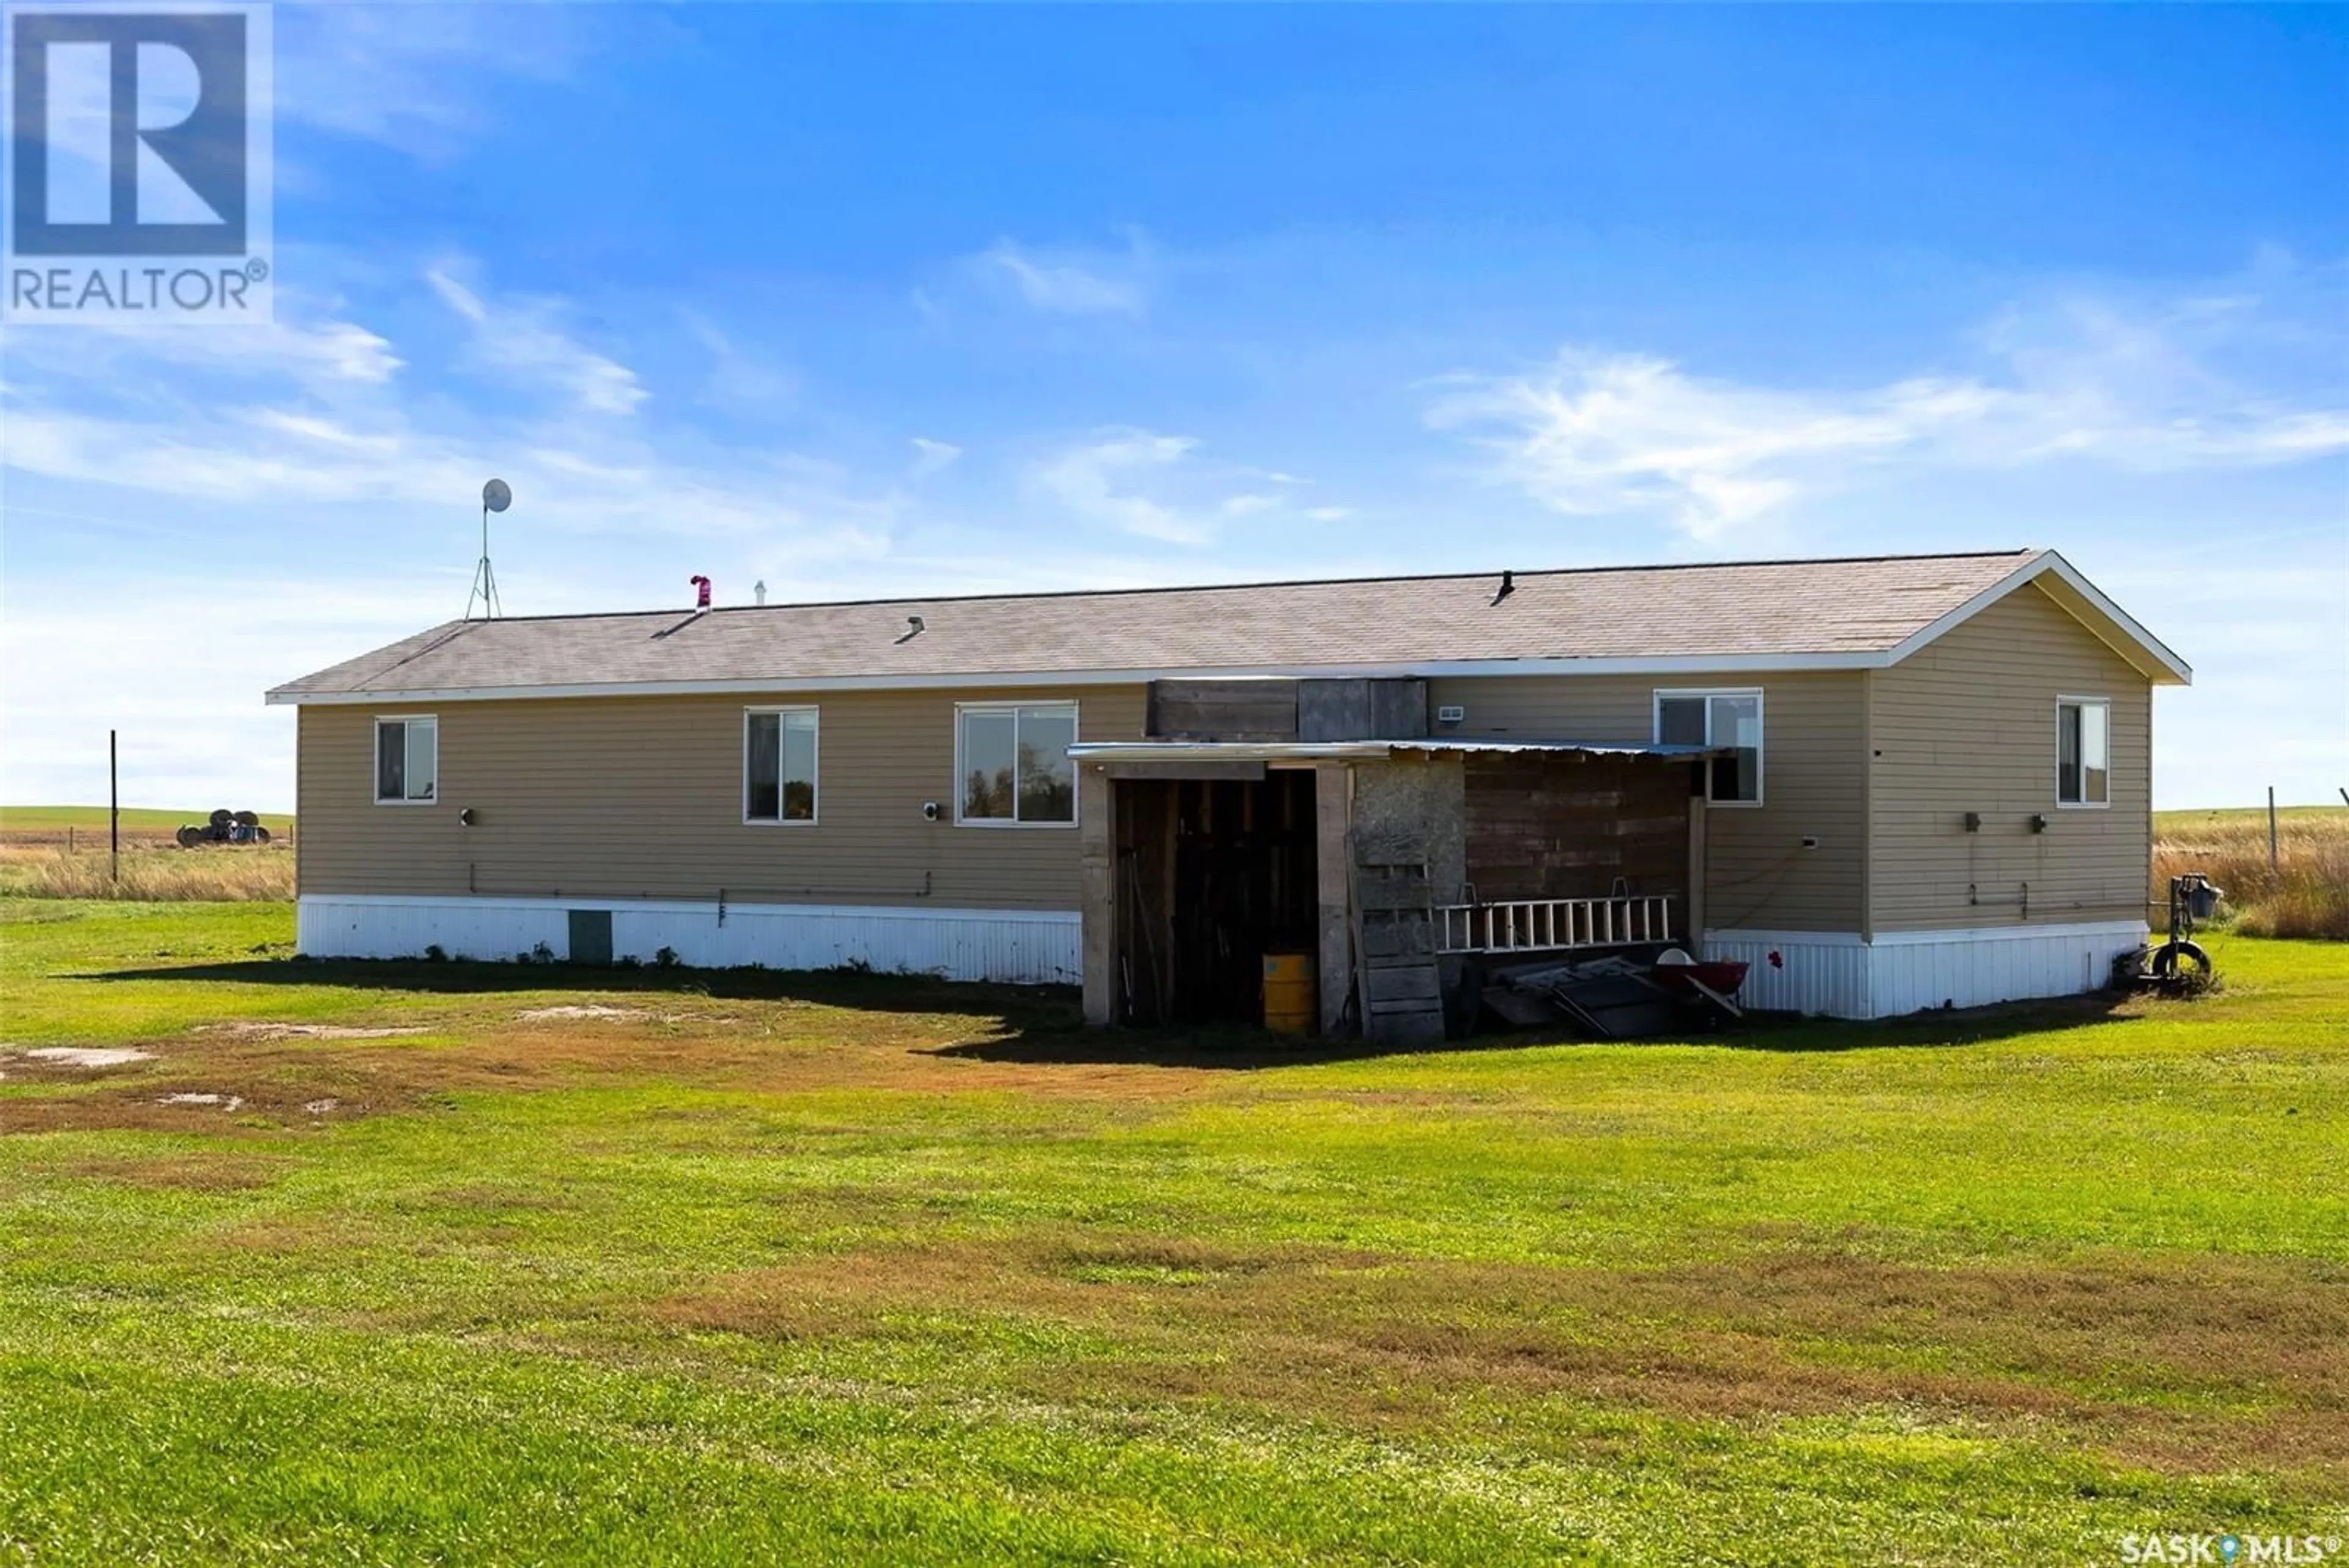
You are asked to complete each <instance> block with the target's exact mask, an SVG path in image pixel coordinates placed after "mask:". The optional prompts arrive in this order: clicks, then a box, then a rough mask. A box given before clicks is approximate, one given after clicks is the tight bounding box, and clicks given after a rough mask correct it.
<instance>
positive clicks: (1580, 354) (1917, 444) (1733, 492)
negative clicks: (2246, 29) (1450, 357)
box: [1426, 297, 2349, 541]
mask: <svg viewBox="0 0 2349 1568" xmlns="http://www.w3.org/2000/svg"><path fill="white" fill-rule="evenodd" d="M2262 303H2263V302H2262V301H2261V300H2259V299H2256V298H2251V299H2245V298H2240V297H2237V298H2231V299H2224V300H2212V299H2209V298H2199V299H2193V300H2187V301H2180V302H2174V303H2168V304H2160V305H2156V306H2151V307H2146V308H2138V309H2134V310H2132V309H2127V308H2123V307H2122V306H2117V305H2116V304H2114V303H2112V302H2109V301H2104V300H2095V299H2083V298H2068V299H2059V300H2055V301H2053V302H2051V303H2048V304H2044V305H2041V306H2035V307H2032V308H2028V309H2025V308H2022V307H2017V308H2015V309H2013V310H2010V311H2008V312H2005V313H2003V314H2002V316H2001V317H1999V318H1998V319H1997V320H1995V321H1994V322H1992V324H1991V325H1990V326H1989V327H1986V328H1985V329H1984V330H1983V332H1982V334H1981V335H1980V348H1981V351H1982V358H1985V359H1987V360H1988V361H1989V363H1988V365H1987V366H1986V367H1985V368H1984V369H1982V371H1980V372H1978V373H1974V374H1969V375H1962V376H1919V377H1914V378H1909V379H1902V380H1899V381H1895V382H1891V383H1889V384H1886V385H1880V386H1875V387H1864V388H1860V389H1842V390H1835V389H1811V388H1796V387H1786V386H1773V385H1767V384H1761V383H1754V382H1741V381H1736V380H1733V379H1727V378H1721V377H1707V376H1703V375H1701V374H1697V373H1693V372H1692V371H1691V370H1689V369H1685V368H1684V367H1682V366H1681V365H1679V364H1677V363H1674V362H1672V361H1671V360H1668V359H1664V358H1658V357H1655V356H1651V355H1645V354H1627V353H1607V352H1603V351H1599V350H1596V349H1592V348H1582V347H1569V348H1566V349H1564V350H1562V351H1560V353H1559V354H1558V355H1557V358H1554V359H1553V360H1552V361H1551V362H1550V363H1549V364H1548V365H1547V366H1545V367H1543V368H1541V369H1537V370H1534V371H1530V372H1526V373H1523V374H1517V375H1510V376H1500V377H1460V378H1454V379H1451V380H1450V381H1449V382H1448V383H1446V384H1445V386H1444V389H1443V391H1442V392H1441V393H1440V395H1438V396H1437V397H1436V398H1435V399H1434V400H1433V401H1432V403H1431V404H1430V406H1429V408H1428V410H1427V415H1426V417H1427V421H1428V422H1429V424H1430V425H1432V426H1433V427H1434V428H1435V429H1438V430H1441V431H1454V432H1458V433H1460V434H1463V435H1464V436H1465V437H1467V438H1468V439H1470V440H1471V441H1475V442H1476V443H1477V444H1479V445H1480V446H1481V447H1482V448H1483V449H1484V450H1485V451H1486V452H1488V453H1489V454H1490V456H1491V459H1492V461H1493V463H1494V467H1495V472H1497V473H1498V474H1499V475H1500V476H1502V477H1504V478H1506V479H1507V480H1508V481H1511V482H1513V483H1516V484H1518V485H1520V486H1522V487H1523V488H1524V489H1525V490H1526V492H1527V493H1530V494H1532V495H1533V496H1534V497H1536V498H1537V500H1539V501H1541V502H1542V503H1544V504H1547V505H1548V506H1550V507H1551V508H1553V509H1555V510H1557V511H1559V512H1564V513H1569V514H1584V515H1591V514H1660V515H1662V516H1665V517H1668V518H1670V519H1671V521H1673V522H1674V523H1676V524H1678V525H1679V526H1680V527H1681V528H1682V529H1683V530H1684V531H1686V532H1687V533H1688V534H1689V535H1691V536H1692V537H1694V538H1697V539H1700V540H1706V541H1713V540H1718V539H1721V538H1723V537H1724V536H1726V535H1731V534H1733V533H1735V532H1736V531H1738V530H1739V529H1741V528H1743V527H1744V526H1746V525H1748V524H1754V523H1756V522H1758V521H1760V520H1762V519H1764V518H1769V517H1773V516H1776V515H1778V514H1786V513H1789V512H1791V511H1792V510H1794V509H1795V508H1796V507H1798V506H1799V505H1800V504H1802V503H1804V502H1805V501H1807V500H1811V499H1814V498H1816V497H1817V496H1820V495H1822V494H1826V493H1831V492H1834V491H1837V490H1842V489H1847V488H1850V487H1852V486H1853V485H1855V484H1858V483H1866V482H1868V481H1869V480H1870V479H1873V478H1881V477H1883V476H1884V475H1885V474H1886V473H1887V472H1889V471H1891V470H1893V469H1895V468H1899V469H1902V470H1916V469H1930V468H1935V467H1940V468H1949V467H1958V466H1962V467H1972V468H1993V467H2012V466H2016V465H2021V464H2027V463H2040V462H2058V461H2077V462H2102V463H2107V464H2112V465H2115V466H2118V467H2125V468H2128V469H2132V470H2135V471H2138V472H2165V471H2176V470H2184V469H2193V468H2209V467H2223V466H2230V465H2256V464H2273V463H2283V462H2297V461H2301V460H2303V459H2306V458H2311V457H2317V456H2323V455H2325V454H2327V453H2333V452H2343V451H2349V406H2344V404H2343V403H2342V401H2341V400H2340V396H2339V393H2338V391H2337V389H2336V390H2334V391H2333V393H2332V394H2331V397H2330V398H2329V399H2328V397H2327V396H2326V395H2324V394H2323V393H2321V392H2320V393H2315V394H2310V393H2303V394H2302V396H2301V397H2300V398H2299V399H2297V400H2294V399H2292V398H2289V397H2285V396H2282V395H2281V394H2277V393H2272V392H2268V391H2266V390H2263V389H2261V388H2260V387H2259V386H2257V385H2255V384H2253V383H2252V382H2251V381H2249V380H2246V379H2243V378H2242V376H2241V375H2240V373H2237V372H2233V371H2230V369H2227V368H2226V366H2225V364H2224V360H2225V353H2224V350H2225V348H2226V347H2227V346H2228V344H2229V343H2230V340H2231V339H2233V338H2235V337H2240V336H2241V335H2244V334H2247V333H2253V332H2258V331H2260V330H2262V329H2263V327H2266V326H2267V325H2268V323H2266V322H2264V321H2263V320H2262V317H2261V310H2262Z"/></svg>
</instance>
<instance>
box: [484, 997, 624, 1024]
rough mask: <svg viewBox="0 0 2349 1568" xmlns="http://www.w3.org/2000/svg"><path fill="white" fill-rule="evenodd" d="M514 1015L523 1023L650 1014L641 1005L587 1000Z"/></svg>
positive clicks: (534, 1008) (531, 1009)
mask: <svg viewBox="0 0 2349 1568" xmlns="http://www.w3.org/2000/svg"><path fill="white" fill-rule="evenodd" d="M514 1016H515V1017H516V1018H519V1019H521V1020H522V1021H523V1023H546V1022H548V1021H549V1020H554V1019H564V1018H606V1019H616V1020H624V1019H630V1018H650V1017H651V1016H652V1014H651V1013H649V1012H646V1011H645V1010H644V1009H643V1008H641V1007H605V1006H603V1005H601V1004H600V1003H595V1002H587V1003H583V1004H566V1005H564V1006H561V1007H533V1008H528V1009H525V1010H524V1011H523V1012H517V1013H515V1014H514Z"/></svg>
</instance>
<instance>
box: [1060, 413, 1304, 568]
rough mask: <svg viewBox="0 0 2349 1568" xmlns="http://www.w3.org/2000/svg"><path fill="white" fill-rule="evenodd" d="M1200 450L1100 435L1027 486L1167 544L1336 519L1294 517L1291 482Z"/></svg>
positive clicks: (1169, 438)
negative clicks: (1235, 527) (1229, 529)
mask: <svg viewBox="0 0 2349 1568" xmlns="http://www.w3.org/2000/svg"><path fill="white" fill-rule="evenodd" d="M1199 449H1200V442H1199V441H1197V439H1196V438H1195V437H1192V436H1178V435H1161V434H1158V433H1156V432H1155V431H1146V430H1132V429H1120V430H1108V431H1099V432H1096V433H1095V434H1094V435H1092V436H1091V437H1089V438H1087V439H1086V440H1084V441H1078V442H1075V443H1073V444H1071V445H1069V446H1065V447H1062V448H1061V449H1060V450H1059V451H1057V452H1053V453H1051V454H1050V456H1048V457H1046V458H1044V459H1043V460H1042V461H1040V462H1037V463H1036V464H1034V465H1033V466H1032V467H1031V469H1030V472H1029V475H1028V478H1029V483H1030V488H1031V489H1033V490H1034V491H1036V492H1037V493H1040V494H1042V495H1045V496H1048V497H1050V499H1052V500H1053V501H1055V502H1057V503H1059V504H1060V505H1061V506H1062V507H1063V508H1064V509H1066V510H1067V511H1068V512H1069V513H1071V514H1073V515H1075V516H1077V517H1080V518H1082V519H1084V520H1085V521H1087V522H1090V523H1094V524H1101V525H1102V526H1105V527H1109V528H1113V529H1116V530H1118V531H1119V532H1121V533H1125V534H1131V535H1135V536H1137V537H1140V538H1144V539H1155V540H1158V541H1160V542H1162V543H1164V544H1170V545H1194V546H1199V545H1212V544H1215V543H1216V541H1217V540H1218V539H1219V538H1221V537H1222V535H1223V534H1224V531H1225V529H1226V525H1228V524H1235V523H1240V522H1244V521H1253V522H1255V523H1257V524H1259V525H1261V524H1268V523H1272V522H1275V521H1278V520H1280V519H1283V518H1295V517H1315V516H1321V517H1328V516H1335V515H1341V514H1343V510H1344V509H1343V508H1340V507H1319V508H1315V509H1313V510H1312V511H1299V510H1298V509H1296V508H1295V507H1294V506H1293V505H1292V504H1291V503H1290V501H1289V498H1288V496H1287V495H1286V494H1284V493H1282V489H1283V488H1284V487H1286V486H1289V485H1294V484H1298V483H1300V482H1299V481H1298V480H1296V479H1295V478H1293V477H1292V476H1290V475H1288V474H1272V473H1267V472H1263V471H1261V470H1257V469H1251V468H1247V467H1245V466H1242V465H1238V464H1235V463H1229V462H1218V461H1211V460H1209V459H1206V458H1205V457H1202V456H1201V455H1200V450H1199ZM1268 485H1270V486H1272V487H1273V488H1270V489H1268V488H1266V486H1268Z"/></svg>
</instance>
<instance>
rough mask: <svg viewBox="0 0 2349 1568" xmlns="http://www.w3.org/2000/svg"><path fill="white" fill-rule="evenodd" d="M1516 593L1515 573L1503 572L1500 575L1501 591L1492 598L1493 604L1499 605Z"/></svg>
mask: <svg viewBox="0 0 2349 1568" xmlns="http://www.w3.org/2000/svg"><path fill="white" fill-rule="evenodd" d="M1516 591H1517V574H1516V573H1515V572H1503V573H1502V574H1501V591H1500V592H1499V593H1497V594H1495V595H1494V596H1493V603H1495V604H1499V603H1500V602H1501V601H1502V600H1503V599H1505V598H1507V597H1509V596H1510V595H1511V594H1513V593H1516Z"/></svg>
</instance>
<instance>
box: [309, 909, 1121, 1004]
mask: <svg viewBox="0 0 2349 1568" xmlns="http://www.w3.org/2000/svg"><path fill="white" fill-rule="evenodd" d="M574 909H608V910H610V911H611V914H612V953H613V956H614V957H616V958H635V959H638V960H641V961H644V962H646V963H650V962H652V961H653V957H654V955H655V954H656V953H657V952H658V951H659V950H661V949H663V948H673V949H675V950H676V951H677V955H678V960H679V961H681V962H684V963H687V964H689V965H692V966H693V967H695V968H697V969H724V968H731V967H734V966H736V965H741V964H763V965H765V966H766V967H767V968H769V969H831V968H833V967H835V966H838V965H843V964H859V963H861V964H864V965H866V966H869V967H870V968H873V969H875V970H880V971H885V972H888V973H902V974H931V975H937V976H940V977H942V978H944V979H947V980H991V981H1009V982H1013V983H1017V984H1026V985H1035V984H1061V983H1065V984H1074V983H1075V982H1076V981H1077V980H1078V979H1079V977H1080V973H1081V969H1080V963H1081V960H1080V957H1079V939H1078V918H1077V913H1076V911H1075V910H1073V909H1066V910H1063V909H918V908H917V909H892V908H885V907H844V906H839V905H830V904H823V905H818V904H729V905H727V906H726V907H725V909H724V911H723V914H722V917H721V914H720V911H719V906H718V905H716V904H714V903H691V902H670V901H666V900H638V899H615V898H603V899H595V898H577V899H573V898H392V897H385V896H367V895H359V894H341V893H322V894H312V895H305V897H304V898H302V900H301V902H300V905H299V912H298V914H297V916H296V920H295V930H296V940H297V942H298V945H299V946H300V948H301V950H302V951H303V952H305V953H306V954H308V955H309V956H311V957H313V958H416V957H419V956H421V955H422V953H423V951H424V950H425V949H426V948H427V947H430V946H436V945H437V946H438V947H439V948H440V950H441V951H443V952H445V953H447V954H448V955H449V956H450V958H464V959H487V960H499V959H511V958H513V957H514V956H515V955H517V954H520V953H527V952H530V951H532V950H534V949H535V948H536V947H537V946H538V945H539V944H540V943H542V942H543V943H544V944H545V945H546V947H547V949H548V950H550V951H552V952H553V953H554V955H555V956H556V957H557V958H567V957H569V956H570V943H571V921H570V914H571V911H572V910H574Z"/></svg>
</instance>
